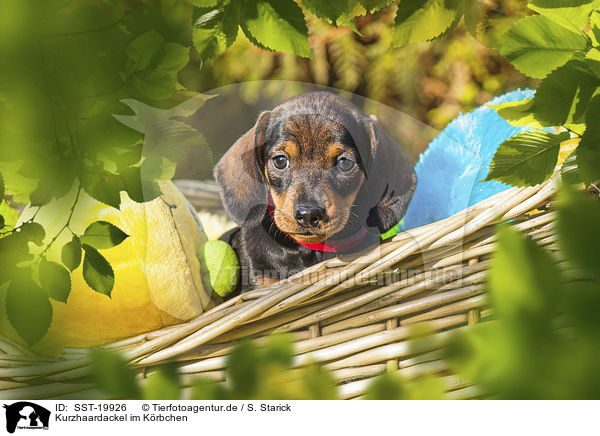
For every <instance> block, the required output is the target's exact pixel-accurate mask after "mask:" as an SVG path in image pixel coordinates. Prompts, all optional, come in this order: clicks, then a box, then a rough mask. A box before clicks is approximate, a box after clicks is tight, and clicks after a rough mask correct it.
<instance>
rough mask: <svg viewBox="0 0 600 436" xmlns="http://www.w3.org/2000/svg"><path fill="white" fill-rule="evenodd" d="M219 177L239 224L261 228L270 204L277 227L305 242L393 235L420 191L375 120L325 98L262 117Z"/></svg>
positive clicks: (303, 98) (223, 163)
mask: <svg viewBox="0 0 600 436" xmlns="http://www.w3.org/2000/svg"><path fill="white" fill-rule="evenodd" d="M215 178H216V180H217V183H218V185H219V187H220V189H221V196H222V199H223V203H224V205H225V208H226V210H227V212H228V213H229V215H230V216H231V217H232V218H233V219H234V220H235V221H236V222H237V223H238V224H240V225H243V224H244V223H246V224H249V223H250V224H254V223H258V222H260V221H261V220H262V219H263V217H264V216H265V213H266V210H267V204H269V203H271V204H272V215H273V220H274V222H275V224H276V226H277V227H278V228H279V229H280V230H281V231H283V232H285V233H287V234H288V235H290V236H291V237H292V238H294V239H295V240H296V241H298V242H302V243H316V242H322V241H324V240H326V239H329V238H331V237H332V236H334V235H339V236H342V235H345V234H350V233H353V232H356V231H358V230H359V229H360V228H361V227H372V228H376V229H377V230H378V231H379V232H384V231H386V230H388V229H389V228H391V227H393V226H394V225H395V224H396V223H397V222H398V221H399V220H400V218H402V216H403V215H404V212H405V211H406V207H407V205H408V202H409V200H410V198H411V197H412V194H413V191H414V188H415V185H416V177H415V174H414V171H413V169H412V164H411V162H410V160H409V159H408V156H406V154H405V153H404V151H403V150H402V148H401V147H400V146H399V145H398V144H396V143H395V142H394V141H393V140H392V138H391V137H390V136H389V135H388V134H387V132H385V131H384V130H383V128H382V127H381V126H380V125H379V123H378V122H377V120H376V119H373V118H371V117H369V116H367V115H365V114H363V113H362V112H360V111H359V110H358V109H357V108H356V107H355V106H353V105H352V104H351V103H349V102H347V101H346V100H344V99H342V98H341V97H338V96H336V95H334V94H330V93H324V92H315V93H308V94H303V95H300V96H298V97H294V98H292V99H290V100H288V101H286V102H285V103H283V104H281V105H280V106H278V107H276V108H275V109H273V110H272V111H270V112H263V113H262V114H261V115H260V116H259V118H258V120H257V122H256V124H255V125H254V127H253V128H252V129H250V130H249V131H248V132H246V134H244V135H243V136H242V137H241V138H240V139H239V140H238V141H237V142H236V143H235V144H234V145H233V146H232V147H231V148H230V149H229V151H228V152H227V153H226V154H225V155H224V156H223V158H222V159H221V160H220V161H219V163H218V164H217V166H216V168H215Z"/></svg>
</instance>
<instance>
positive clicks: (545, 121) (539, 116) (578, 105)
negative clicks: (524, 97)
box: [531, 60, 600, 126]
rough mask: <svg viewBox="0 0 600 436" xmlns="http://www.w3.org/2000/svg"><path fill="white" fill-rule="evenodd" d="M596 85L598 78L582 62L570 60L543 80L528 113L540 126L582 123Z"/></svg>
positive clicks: (599, 81)
mask: <svg viewBox="0 0 600 436" xmlns="http://www.w3.org/2000/svg"><path fill="white" fill-rule="evenodd" d="M599 85H600V78H598V77H596V76H595V75H594V74H593V73H592V72H591V71H590V69H589V67H588V64H587V63H586V62H585V61H583V60H573V61H570V62H568V63H567V64H566V65H563V66H562V67H560V68H558V69H557V70H556V71H553V72H552V73H551V74H550V75H548V77H546V79H544V80H543V81H542V83H541V84H540V86H539V88H538V90H537V92H536V95H535V99H534V102H533V105H532V106H531V111H532V112H533V114H534V117H535V119H536V120H538V121H539V122H540V123H541V124H542V125H552V126H560V125H563V124H572V123H574V124H578V123H581V122H583V121H584V116H585V112H586V108H587V105H588V103H589V101H590V98H591V97H592V95H593V93H594V92H595V90H596V89H597V87H598V86H599Z"/></svg>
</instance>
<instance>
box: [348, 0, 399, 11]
mask: <svg viewBox="0 0 600 436" xmlns="http://www.w3.org/2000/svg"><path fill="white" fill-rule="evenodd" d="M359 1H360V4H361V5H363V7H364V8H365V10H366V11H367V13H369V14H373V13H375V12H377V11H379V10H381V9H383V8H386V7H388V6H389V5H391V4H392V3H394V0H359ZM344 3H346V4H347V3H348V2H347V1H346V2H344Z"/></svg>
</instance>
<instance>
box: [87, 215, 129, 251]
mask: <svg viewBox="0 0 600 436" xmlns="http://www.w3.org/2000/svg"><path fill="white" fill-rule="evenodd" d="M128 237H129V235H128V234H127V233H125V232H124V231H123V230H121V229H119V228H118V227H116V226H114V225H112V224H111V223H109V222H106V221H96V222H93V223H92V224H90V225H89V226H88V227H87V229H85V232H84V234H83V236H82V237H81V243H82V244H87V245H91V246H92V247H94V248H96V249H102V248H112V247H114V246H115V245H119V244H120V243H121V242H123V241H124V240H125V239H127V238H128Z"/></svg>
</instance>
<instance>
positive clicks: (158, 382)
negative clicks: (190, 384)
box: [142, 364, 181, 400]
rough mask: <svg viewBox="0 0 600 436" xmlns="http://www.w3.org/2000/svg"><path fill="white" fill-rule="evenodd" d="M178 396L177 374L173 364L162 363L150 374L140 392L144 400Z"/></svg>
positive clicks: (176, 397) (169, 398)
mask: <svg viewBox="0 0 600 436" xmlns="http://www.w3.org/2000/svg"><path fill="white" fill-rule="evenodd" d="M180 396H181V389H180V381H179V374H178V372H177V366H176V365H174V364H166V365H162V366H161V367H160V368H159V369H158V371H156V372H153V373H152V374H150V376H149V377H148V380H147V381H146V385H145V386H144V388H143V393H142V397H143V399H144V400H179V398H180Z"/></svg>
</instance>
